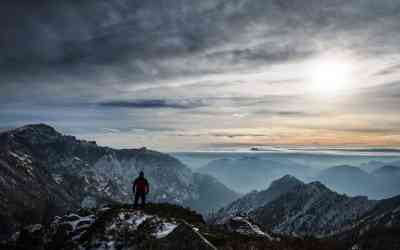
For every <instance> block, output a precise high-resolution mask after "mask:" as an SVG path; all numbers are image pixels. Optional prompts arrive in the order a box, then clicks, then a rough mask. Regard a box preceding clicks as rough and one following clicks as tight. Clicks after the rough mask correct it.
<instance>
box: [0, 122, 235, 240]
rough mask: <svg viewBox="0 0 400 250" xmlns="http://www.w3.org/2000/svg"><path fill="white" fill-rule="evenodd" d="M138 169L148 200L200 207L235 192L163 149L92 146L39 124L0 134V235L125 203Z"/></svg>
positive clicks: (213, 205) (210, 206) (217, 202)
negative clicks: (71, 213) (56, 216)
mask: <svg viewBox="0 0 400 250" xmlns="http://www.w3.org/2000/svg"><path fill="white" fill-rule="evenodd" d="M141 170H143V171H144V172H145V175H146V177H147V178H148V180H149V182H150V185H151V187H150V188H151V193H150V194H149V200H150V201H154V202H170V203H175V204H180V205H184V206H189V207H192V208H194V209H197V210H199V211H202V212H205V211H209V210H211V209H216V208H218V207H221V206H223V205H226V204H227V203H229V202H231V201H232V200H234V199H236V198H237V197H238V196H237V194H236V193H235V192H233V191H231V190H229V189H228V188H227V187H225V186H224V185H222V184H221V183H219V182H218V181H217V180H216V179H214V178H213V177H211V176H205V175H202V174H197V173H193V172H192V171H191V170H190V169H189V168H187V167H186V166H185V165H183V164H182V163H181V162H179V161H178V160H176V159H175V158H173V157H171V156H169V155H167V154H162V153H159V152H156V151H151V150H148V149H146V148H141V149H121V150H115V149H112V148H108V147H100V146H98V145H96V143H95V142H92V141H84V140H78V139H76V138H75V137H73V136H67V135H62V134H61V133H59V132H57V131H56V130H55V129H54V128H52V127H50V126H47V125H44V124H38V125H28V126H24V127H21V128H18V129H15V130H10V131H7V132H3V133H1V134H0V190H2V192H0V200H1V203H0V206H1V211H0V219H1V221H2V225H1V229H0V234H3V233H5V232H9V231H15V230H16V229H17V227H18V226H19V225H20V224H27V223H34V222H42V221H43V220H45V219H46V218H49V216H52V215H54V214H59V213H60V212H64V211H68V210H70V209H75V208H79V207H93V206H99V205H101V204H105V203H110V202H116V201H117V202H129V201H131V198H132V197H131V196H132V193H131V187H132V184H131V183H132V181H133V179H134V178H136V176H137V175H138V173H139V171H141ZM207 190H213V193H212V195H210V194H209V192H208V191H207ZM210 197H211V198H212V199H211V198H210ZM205 201H207V202H205ZM45 214H46V216H44V215H45ZM45 217H46V218H45Z"/></svg>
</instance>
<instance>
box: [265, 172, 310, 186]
mask: <svg viewBox="0 0 400 250" xmlns="http://www.w3.org/2000/svg"><path fill="white" fill-rule="evenodd" d="M301 184H304V182H302V181H300V180H299V179H297V178H296V177H294V176H292V175H285V176H283V177H281V178H279V179H277V180H275V181H273V182H272V183H271V185H270V188H275V187H282V186H287V185H291V186H293V185H301Z"/></svg>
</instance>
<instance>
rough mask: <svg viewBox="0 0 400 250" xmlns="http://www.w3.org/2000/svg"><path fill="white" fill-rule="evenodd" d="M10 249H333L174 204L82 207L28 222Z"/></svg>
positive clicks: (1, 245)
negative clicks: (209, 219) (220, 222)
mask: <svg viewBox="0 0 400 250" xmlns="http://www.w3.org/2000/svg"><path fill="white" fill-rule="evenodd" d="M0 249H2V250H3V249H4V250H5V249H7V250H17V249H18V250H28V249H29V250H39V249H46V250H67V249H68V250H84V249H87V250H89V249H91V250H105V249H110V250H115V249H119V250H125V249H126V250H128V249H140V250H150V249H152V250H158V249H160V250H161V249H162V250H168V249H171V250H176V249H179V250H216V249H220V250H250V249H251V250H262V249H285V250H334V249H335V248H333V245H331V244H330V242H329V241H325V240H317V239H301V238H294V237H286V236H282V237H279V238H277V237H271V236H269V235H268V234H266V233H264V232H263V231H261V230H260V229H259V228H258V227H257V226H256V225H255V224H253V223H252V222H250V221H248V220H246V219H244V218H239V217H238V218H234V219H233V220H232V221H231V222H229V224H226V226H224V227H213V226H210V225H207V224H205V223H204V220H203V218H202V217H201V216H200V215H199V214H197V213H195V212H193V211H190V210H187V209H184V208H182V207H179V206H175V205H170V204H149V205H148V206H146V208H145V209H144V210H136V209H133V208H131V206H129V205H113V206H107V207H103V208H101V209H80V210H78V211H76V212H74V213H69V214H65V215H63V216H59V217H55V218H54V220H52V221H51V222H50V223H49V224H46V225H42V224H35V225H30V226H26V227H24V228H22V229H21V231H19V232H18V233H16V234H15V235H13V237H12V239H10V240H9V241H6V242H3V243H1V242H0Z"/></svg>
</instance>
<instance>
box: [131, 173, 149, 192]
mask: <svg viewBox="0 0 400 250" xmlns="http://www.w3.org/2000/svg"><path fill="white" fill-rule="evenodd" d="M149 191H150V188H149V183H148V182H147V180H146V178H144V177H138V178H136V180H135V181H134V182H133V192H134V193H145V194H147V193H148V192H149Z"/></svg>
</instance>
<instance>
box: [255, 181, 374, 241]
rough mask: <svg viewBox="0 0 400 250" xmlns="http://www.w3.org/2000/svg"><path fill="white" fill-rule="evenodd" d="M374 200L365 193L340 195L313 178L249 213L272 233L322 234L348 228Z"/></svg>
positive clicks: (368, 208)
mask: <svg viewBox="0 0 400 250" xmlns="http://www.w3.org/2000/svg"><path fill="white" fill-rule="evenodd" d="M375 204H376V202H375V201H371V200H369V199H368V198H367V197H363V196H359V197H348V196H346V195H340V194H338V193H336V192H333V191H332V190H330V189H328V188H327V187H326V186H324V185H323V184H321V183H320V182H312V183H309V184H303V185H298V186H296V187H294V188H293V189H291V190H290V191H289V192H286V193H285V194H283V195H281V196H279V197H278V198H277V199H275V200H273V201H271V202H269V203H268V204H267V205H265V206H263V207H260V208H258V209H256V210H254V211H253V212H251V213H250V215H249V216H250V217H251V218H252V219H253V220H255V221H257V223H259V224H260V225H261V226H262V228H263V229H268V230H271V231H272V232H275V233H283V234H294V235H302V236H304V235H313V236H317V237H323V236H328V235H331V234H335V233H338V232H340V231H342V230H345V229H347V228H348V227H350V226H351V225H352V224H353V223H354V221H355V220H356V219H357V218H359V217H360V216H362V215H363V214H364V213H366V212H367V211H369V210H370V209H371V208H372V207H373V206H374V205H375Z"/></svg>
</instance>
